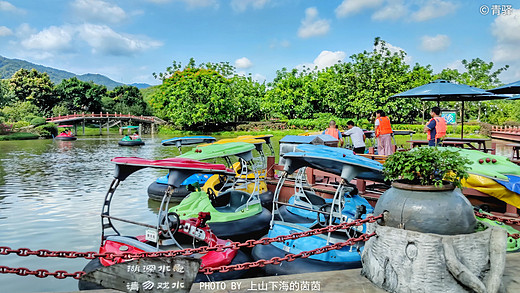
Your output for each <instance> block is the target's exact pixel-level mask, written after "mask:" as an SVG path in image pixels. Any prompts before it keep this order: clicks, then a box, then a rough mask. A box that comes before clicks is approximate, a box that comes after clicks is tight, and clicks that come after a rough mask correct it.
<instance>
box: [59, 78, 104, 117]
mask: <svg viewBox="0 0 520 293" xmlns="http://www.w3.org/2000/svg"><path fill="white" fill-rule="evenodd" d="M55 92H56V96H57V97H58V103H59V105H63V106H65V107H67V109H69V111H70V112H100V111H101V110H102V105H101V100H102V98H103V97H104V96H106V95H107V88H106V87H105V86H102V85H97V84H95V83H93V82H85V81H81V80H79V79H77V78H76V77H73V78H69V79H64V80H62V81H61V83H60V84H58V85H57V86H56V88H55Z"/></svg>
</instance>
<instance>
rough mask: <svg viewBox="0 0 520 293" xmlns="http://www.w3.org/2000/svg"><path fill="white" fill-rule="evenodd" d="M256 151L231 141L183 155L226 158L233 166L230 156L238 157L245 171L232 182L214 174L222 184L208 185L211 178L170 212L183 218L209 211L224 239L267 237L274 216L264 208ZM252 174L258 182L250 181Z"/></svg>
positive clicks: (198, 158)
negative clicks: (249, 174) (254, 158)
mask: <svg viewBox="0 0 520 293" xmlns="http://www.w3.org/2000/svg"><path fill="white" fill-rule="evenodd" d="M253 148H254V145H253V144H251V143H246V142H229V143H225V144H211V145H207V146H204V147H197V148H196V149H194V150H192V151H190V152H188V153H185V154H183V155H181V156H179V157H178V158H189V159H197V160H207V159H214V158H224V159H225V161H226V162H227V164H228V165H231V159H230V156H236V157H238V158H239V160H240V162H241V166H242V168H240V170H242V172H241V173H240V174H239V175H237V176H234V177H233V180H232V182H229V180H228V179H227V178H225V177H224V176H219V175H218V174H215V175H213V176H215V177H212V178H219V184H217V185H211V184H208V183H210V180H212V178H210V179H209V180H208V182H206V184H205V185H204V187H203V188H202V190H201V191H198V192H192V193H191V194H190V195H189V196H187V197H186V198H184V199H183V200H182V201H181V202H180V204H179V205H177V206H176V207H173V208H171V209H170V211H171V212H174V213H177V214H178V215H179V217H180V218H181V219H185V218H193V217H194V215H197V214H198V213H200V212H209V213H210V214H211V220H209V221H208V224H209V225H210V227H211V229H212V230H213V232H214V233H215V234H216V235H217V236H218V237H221V238H229V239H232V240H234V241H242V240H249V239H252V238H259V237H261V236H262V235H264V234H265V233H266V232H267V229H268V227H269V222H270V220H271V213H270V212H269V211H268V210H267V209H266V208H264V207H262V205H261V201H260V188H259V177H258V172H256V169H255V166H254V164H253V163H252V162H253V154H252V150H253ZM248 172H253V174H255V175H254V176H253V177H254V178H255V179H254V182H248V179H247V178H248ZM242 177H244V178H242ZM222 182H224V183H222ZM249 183H252V184H249ZM251 186H252V190H251V192H249V190H248V188H249V187H251ZM246 190H247V191H246Z"/></svg>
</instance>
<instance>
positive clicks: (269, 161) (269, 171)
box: [265, 156, 274, 178]
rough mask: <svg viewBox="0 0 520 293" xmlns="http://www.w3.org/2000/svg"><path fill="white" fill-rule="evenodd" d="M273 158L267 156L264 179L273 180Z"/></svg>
mask: <svg viewBox="0 0 520 293" xmlns="http://www.w3.org/2000/svg"><path fill="white" fill-rule="evenodd" d="M273 165H274V156H267V174H266V175H265V177H267V178H274V169H273Z"/></svg>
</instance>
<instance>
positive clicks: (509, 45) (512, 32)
mask: <svg viewBox="0 0 520 293" xmlns="http://www.w3.org/2000/svg"><path fill="white" fill-rule="evenodd" d="M491 33H492V35H493V36H494V37H495V39H496V45H495V47H494V49H493V60H494V61H515V60H518V61H520V54H518V48H519V47H520V9H513V11H512V13H511V15H500V16H498V17H496V18H495V21H494V22H493V23H492V24H491Z"/></svg>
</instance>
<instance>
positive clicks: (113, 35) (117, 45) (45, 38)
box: [17, 23, 162, 59]
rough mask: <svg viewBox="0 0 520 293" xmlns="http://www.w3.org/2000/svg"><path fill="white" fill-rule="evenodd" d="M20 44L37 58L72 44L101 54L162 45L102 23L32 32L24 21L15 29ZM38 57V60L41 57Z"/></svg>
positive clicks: (120, 53)
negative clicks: (37, 56) (118, 30)
mask: <svg viewBox="0 0 520 293" xmlns="http://www.w3.org/2000/svg"><path fill="white" fill-rule="evenodd" d="M19 30H20V33H17V35H19V38H20V39H21V41H20V45H21V46H22V48H24V49H26V50H28V51H29V52H30V53H31V54H38V55H39V56H41V58H47V57H52V56H53V55H54V54H55V53H60V52H67V51H71V50H72V49H73V48H75V47H78V48H79V47H80V46H81V47H85V46H86V45H88V46H87V48H88V47H90V49H91V51H92V53H94V54H102V55H116V56H118V55H132V54H134V53H139V52H142V51H145V50H148V49H152V48H156V47H159V46H162V43H161V42H158V41H154V40H150V39H148V38H146V37H141V36H136V35H130V34H121V33H118V32H115V31H114V30H112V29H111V28H110V27H108V26H106V25H96V24H89V23H86V24H82V25H78V26H72V25H64V26H60V27H57V26H51V27H49V28H46V29H44V30H42V31H40V32H37V33H32V34H29V35H28V32H31V31H32V30H33V29H31V28H30V27H29V26H28V25H27V24H25V25H23V26H21V27H20V28H19ZM41 58H40V59H41Z"/></svg>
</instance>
